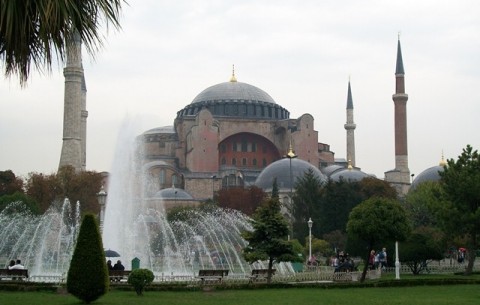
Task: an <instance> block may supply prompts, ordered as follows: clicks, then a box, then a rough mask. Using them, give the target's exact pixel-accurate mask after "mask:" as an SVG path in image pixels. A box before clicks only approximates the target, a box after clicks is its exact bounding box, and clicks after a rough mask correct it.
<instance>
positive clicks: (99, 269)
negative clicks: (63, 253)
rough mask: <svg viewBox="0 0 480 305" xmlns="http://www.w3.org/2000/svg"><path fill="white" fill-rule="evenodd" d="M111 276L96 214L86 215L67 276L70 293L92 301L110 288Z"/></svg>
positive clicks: (83, 299)
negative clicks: (109, 276) (109, 275)
mask: <svg viewBox="0 0 480 305" xmlns="http://www.w3.org/2000/svg"><path fill="white" fill-rule="evenodd" d="M108 285H109V278H108V269H107V264H106V262H105V253H104V250H103V244H102V238H101V236H100V230H99V228H98V224H97V222H96V220H95V216H94V215H92V214H86V215H85V216H84V217H83V221H82V224H81V226H80V232H79V233H78V237H77V243H76V245H75V250H74V252H73V256H72V260H71V262H70V268H69V269H68V275H67V290H68V292H69V293H71V294H72V295H74V296H75V297H77V298H79V299H80V300H82V301H84V302H85V303H87V304H88V303H90V302H92V301H95V300H96V299H98V298H99V297H101V296H102V295H104V294H105V293H106V292H107V291H108Z"/></svg>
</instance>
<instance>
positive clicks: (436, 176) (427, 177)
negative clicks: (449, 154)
mask: <svg viewBox="0 0 480 305" xmlns="http://www.w3.org/2000/svg"><path fill="white" fill-rule="evenodd" d="M443 170H444V168H443V166H441V165H436V166H432V167H430V168H427V169H426V170H424V171H423V172H421V173H420V174H419V175H418V176H417V177H416V178H415V179H414V180H413V182H412V185H411V186H410V189H411V190H413V189H415V188H416V187H417V186H418V185H420V184H421V183H423V182H425V181H434V182H436V181H440V179H441V177H440V172H443Z"/></svg>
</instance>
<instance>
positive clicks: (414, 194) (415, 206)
mask: <svg viewBox="0 0 480 305" xmlns="http://www.w3.org/2000/svg"><path fill="white" fill-rule="evenodd" d="M444 196H445V195H444V194H443V188H442V186H441V185H440V183H438V182H434V181H425V182H422V183H420V184H419V185H418V186H417V187H416V188H415V189H414V190H410V192H408V194H407V196H406V198H405V210H406V211H407V215H408V218H409V219H410V220H411V221H412V225H413V227H414V228H416V227H420V226H424V227H437V226H438V221H437V217H436V214H437V211H438V210H439V209H440V207H441V206H443V205H444V204H445V203H444V202H443V201H444V200H445V199H444Z"/></svg>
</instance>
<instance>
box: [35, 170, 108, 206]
mask: <svg viewBox="0 0 480 305" xmlns="http://www.w3.org/2000/svg"><path fill="white" fill-rule="evenodd" d="M101 185H102V176H101V174H100V173H97V172H93V171H81V172H76V171H75V169H74V168H73V167H71V166H65V167H62V168H61V169H60V170H59V171H58V172H57V173H56V174H50V175H44V174H38V173H30V174H29V177H28V180H27V183H26V190H27V191H26V192H27V195H28V196H29V197H31V198H33V199H34V200H36V201H37V202H38V204H39V208H40V211H41V212H42V213H43V212H45V211H46V210H47V209H48V208H49V207H50V205H51V204H52V203H53V202H54V201H63V199H64V198H65V197H67V198H69V199H70V202H72V203H76V202H77V201H80V203H81V205H80V207H81V210H82V213H86V212H90V213H94V214H98V213H99V211H100V206H99V205H98V200H97V193H98V192H99V191H100V188H101Z"/></svg>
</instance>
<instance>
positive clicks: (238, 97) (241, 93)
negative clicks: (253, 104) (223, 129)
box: [192, 81, 275, 104]
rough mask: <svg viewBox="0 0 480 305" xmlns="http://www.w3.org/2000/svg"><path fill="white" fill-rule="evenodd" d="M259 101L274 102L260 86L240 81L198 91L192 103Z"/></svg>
mask: <svg viewBox="0 0 480 305" xmlns="http://www.w3.org/2000/svg"><path fill="white" fill-rule="evenodd" d="M222 100H224V101H234V102H236V101H242V100H243V101H259V102H266V103H272V104H275V101H274V100H273V98H272V97H271V96H270V95H269V94H268V93H266V92H265V91H263V90H262V89H260V88H257V87H255V86H252V85H249V84H247V83H241V82H237V81H235V82H224V83H220V84H217V85H213V86H211V87H208V88H207V89H205V90H203V91H202V92H200V93H199V94H198V95H197V96H196V97H195V98H194V99H193V101H192V104H195V103H199V102H208V101H222Z"/></svg>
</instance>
